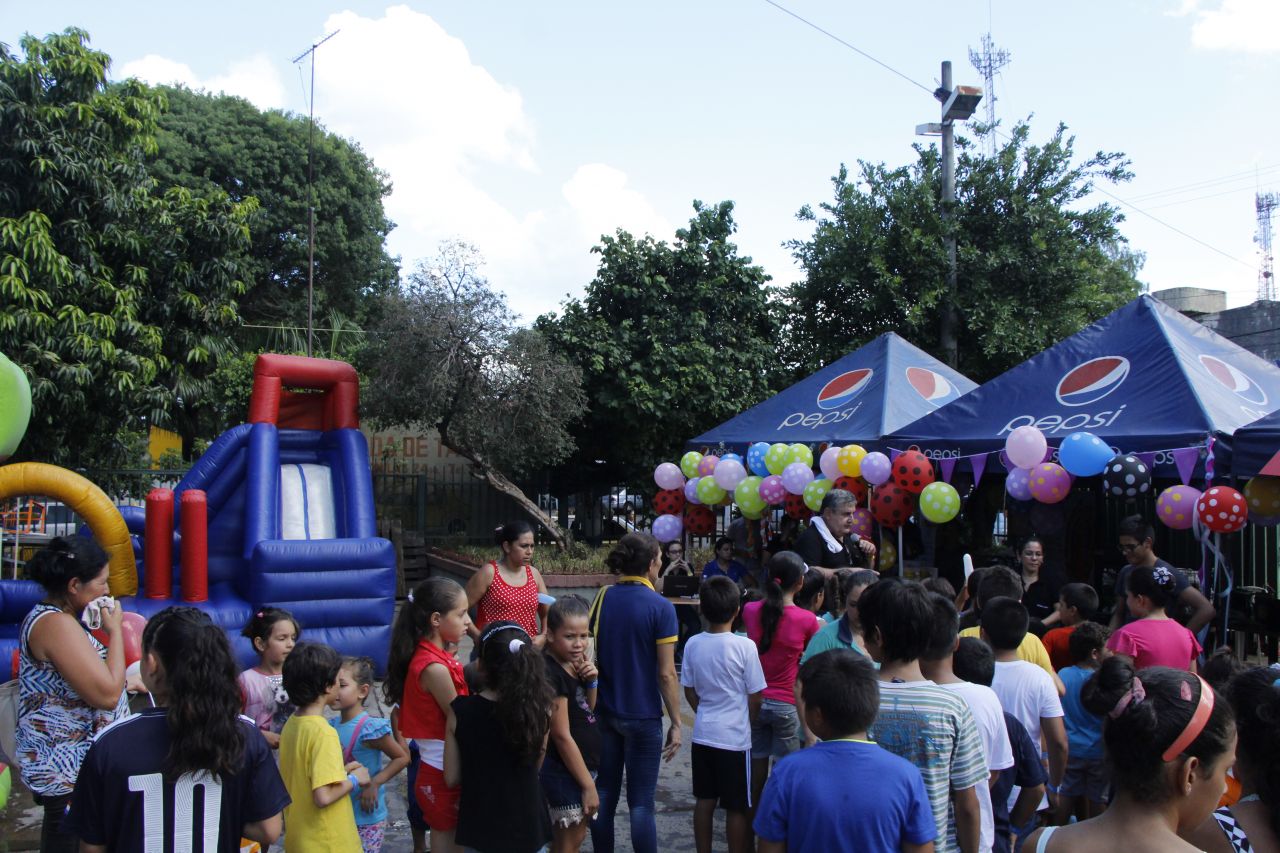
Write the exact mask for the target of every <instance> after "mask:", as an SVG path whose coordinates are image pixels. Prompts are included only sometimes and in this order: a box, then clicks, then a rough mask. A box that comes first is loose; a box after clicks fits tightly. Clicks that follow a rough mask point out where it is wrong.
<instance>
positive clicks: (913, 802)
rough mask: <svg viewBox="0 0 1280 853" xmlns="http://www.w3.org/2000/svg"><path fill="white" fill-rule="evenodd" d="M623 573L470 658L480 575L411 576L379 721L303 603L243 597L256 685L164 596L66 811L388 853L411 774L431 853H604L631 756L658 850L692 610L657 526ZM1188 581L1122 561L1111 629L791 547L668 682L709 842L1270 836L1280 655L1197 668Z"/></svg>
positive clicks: (119, 840) (714, 591)
mask: <svg viewBox="0 0 1280 853" xmlns="http://www.w3.org/2000/svg"><path fill="white" fill-rule="evenodd" d="M521 557H523V559H524V560H527V555H521ZM610 565H611V567H613V568H614V569H615V571H616V572H617V573H618V574H619V575H620V577H619V579H618V582H617V583H616V584H614V585H613V586H612V587H607V588H606V589H605V590H602V592H601V594H600V596H599V597H598V599H597V601H596V602H595V604H594V605H593V606H591V607H589V606H588V605H587V603H586V602H585V601H583V600H582V599H579V598H576V597H573V596H567V597H563V598H561V599H559V600H557V601H556V602H555V603H554V604H553V605H551V606H550V608H549V610H547V611H546V613H545V619H539V623H538V624H533V625H527V624H524V620H521V621H510V620H502V619H494V620H491V621H489V622H488V623H487V624H486V625H485V626H484V629H483V630H482V631H480V632H479V634H478V636H476V639H475V642H476V653H477V659H476V662H475V664H474V666H472V667H466V668H464V666H463V664H462V663H461V662H460V661H459V660H458V656H457V651H458V643H459V642H460V641H461V640H463V638H464V637H466V636H467V635H468V633H469V632H470V631H471V630H472V626H471V622H470V616H469V605H470V603H471V602H469V599H468V595H467V592H466V591H465V590H464V589H463V587H461V586H460V585H458V584H456V583H454V582H453V581H451V580H448V579H445V578H438V577H433V578H429V579H428V580H426V581H424V582H422V583H420V584H419V585H418V586H417V587H415V588H414V589H413V590H412V592H411V593H410V594H409V596H408V598H407V600H406V602H405V603H404V605H403V607H402V608H401V610H400V612H399V614H398V616H397V618H396V622H395V625H394V626H393V629H392V639H391V647H390V650H389V656H388V672H387V675H386V679H385V681H384V683H383V694H384V698H385V699H386V701H387V703H388V704H389V705H391V706H392V707H393V709H394V711H393V714H392V716H391V718H389V719H387V718H383V717H379V716H373V715H371V714H369V713H368V712H367V711H366V709H365V704H366V700H367V699H368V698H369V696H370V694H371V693H372V691H373V689H374V672H373V663H372V661H370V660H368V659H367V658H342V657H341V656H340V655H339V654H338V653H337V652H336V651H334V650H333V649H331V648H329V647H327V646H324V645H322V644H317V643H311V642H307V641H305V639H302V638H301V637H300V635H301V634H302V629H303V626H300V625H299V624H298V623H297V621H296V620H295V619H294V618H293V617H292V616H291V615H290V614H289V613H288V612H286V611H284V610H281V609H277V608H272V607H264V608H262V609H261V610H258V611H257V612H255V613H254V614H253V615H252V618H251V619H250V621H249V623H248V624H247V625H246V626H245V629H244V634H245V636H247V637H249V638H250V639H251V641H252V643H253V646H254V648H255V650H256V651H257V653H258V655H259V662H258V664H257V665H256V666H254V667H252V668H251V669H248V670H245V671H243V672H240V673H238V674H237V672H236V667H235V664H234V658H233V656H232V653H231V649H230V645H229V643H228V641H227V639H226V636H225V634H224V633H223V631H222V630H221V629H219V628H217V627H216V626H214V625H213V624H212V623H211V622H210V620H209V618H208V617H207V616H206V615H205V614H203V613H201V612H200V611H199V610H196V609H194V608H189V607H173V608H169V609H167V610H164V611H162V612H161V613H159V614H157V615H156V616H155V617H153V618H152V619H151V620H150V621H149V622H148V625H147V628H146V631H145V633H144V635H143V637H142V655H143V657H142V661H141V677H142V681H143V683H144V685H145V686H146V688H147V690H148V691H149V692H150V694H151V697H152V699H153V701H154V707H153V708H150V709H148V710H145V711H143V712H142V713H141V714H138V715H135V716H131V717H124V718H123V719H121V720H119V721H117V722H116V723H114V724H112V725H110V726H108V727H107V728H106V729H104V730H103V731H102V732H101V733H100V734H99V735H98V736H97V738H96V739H95V740H94V743H93V746H92V747H91V748H90V749H89V750H88V753H87V755H86V756H85V758H84V761H83V765H82V767H81V768H80V775H79V781H78V782H77V784H76V785H75V790H74V794H73V795H72V797H71V803H70V808H69V811H68V816H67V819H66V821H65V822H64V827H65V828H69V829H70V830H71V831H74V833H76V835H77V836H78V837H79V839H80V841H81V845H82V846H81V849H82V850H86V851H96V850H133V849H137V850H151V849H156V850H162V849H169V846H170V845H172V843H173V841H172V840H173V839H177V838H180V837H182V835H183V833H186V834H187V836H190V835H191V834H192V833H197V832H198V833H202V836H203V846H202V848H201V849H204V850H209V851H212V850H215V849H216V850H220V851H221V850H226V851H234V850H239V849H240V843H241V839H242V838H244V839H249V840H253V841H258V842H260V843H262V844H264V845H269V844H270V843H272V842H274V841H275V840H276V839H277V838H278V837H279V836H280V835H281V833H282V832H283V835H284V849H285V850H286V851H288V853H294V851H298V853H304V852H305V853H312V851H350V852H351V853H358V851H363V853H371V851H378V850H380V849H381V847H382V843H383V837H384V833H385V828H386V821H387V808H386V801H385V796H384V794H383V788H384V787H385V785H386V784H387V783H388V782H390V781H391V780H393V779H394V778H395V777H397V776H398V774H399V773H400V772H401V771H402V770H405V769H406V768H408V769H409V771H410V782H409V790H410V800H411V806H412V807H413V812H414V813H415V814H414V815H411V819H413V820H414V821H415V827H419V828H423V829H425V828H428V827H429V832H430V849H431V850H432V851H435V853H452V851H462V850H467V851H472V850H475V851H487V853H506V851H511V853H534V851H538V850H541V849H544V848H547V849H550V850H551V851H553V853H570V851H577V850H579V849H580V848H581V846H582V844H583V843H584V841H585V839H586V836H587V834H588V831H589V830H590V832H591V834H592V837H593V841H594V849H596V850H600V851H605V850H608V849H611V848H612V821H613V811H614V809H615V808H616V805H617V801H618V795H619V792H620V790H621V787H620V786H621V784H622V779H623V777H624V776H625V778H626V784H627V789H626V790H627V793H628V805H629V808H630V809H631V812H632V814H631V821H632V827H633V846H634V847H635V849H637V850H645V851H648V850H656V847H657V840H656V834H655V833H654V832H653V827H652V820H653V809H652V797H653V791H652V786H653V784H655V780H656V778H657V773H658V766H659V765H658V761H659V758H660V757H663V756H665V757H666V758H668V760H669V759H670V757H671V756H672V755H674V753H675V752H676V751H678V750H679V749H680V748H681V744H682V738H681V721H680V719H679V711H678V707H679V706H678V700H676V699H675V698H674V697H673V695H671V694H672V692H673V691H674V690H678V688H677V687H676V686H675V685H676V682H675V681H674V680H672V679H673V676H671V674H670V673H671V671H672V669H673V664H672V661H673V654H672V651H673V648H674V641H675V635H676V628H675V625H676V619H675V616H674V613H673V612H670V611H671V609H672V605H671V603H670V602H669V601H666V600H664V599H662V598H661V596H658V595H657V594H656V593H655V592H654V591H653V588H652V583H653V580H654V579H655V578H656V576H657V571H658V568H659V566H660V565H661V557H660V555H659V551H658V545H657V543H656V541H654V540H653V539H652V537H650V536H648V535H647V534H643V533H630V534H627V535H626V536H624V537H623V541H621V542H620V543H619V545H618V547H617V548H616V549H615V551H614V553H612V554H611V555H610ZM1172 571H1173V570H1171V569H1169V568H1167V567H1164V566H1160V565H1155V566H1134V567H1132V570H1131V571H1130V572H1129V573H1128V576H1127V578H1126V599H1125V606H1126V611H1127V616H1128V617H1129V618H1130V621H1129V622H1127V623H1125V622H1124V621H1123V620H1121V624H1120V627H1119V628H1118V629H1117V630H1115V631H1112V630H1111V629H1110V628H1109V627H1106V626H1103V625H1102V624H1100V623H1099V622H1096V621H1094V617H1095V616H1096V615H1097V609H1098V595H1097V593H1096V592H1095V591H1094V590H1093V589H1092V588H1091V587H1089V586H1088V585H1085V584H1078V583H1072V584H1066V585H1063V586H1062V587H1061V588H1060V591H1059V598H1058V601H1057V602H1056V606H1055V608H1054V613H1055V614H1056V619H1055V620H1054V621H1055V622H1056V623H1057V625H1058V627H1055V628H1053V629H1052V630H1049V631H1047V632H1046V631H1043V630H1042V628H1041V623H1040V622H1039V620H1032V618H1031V616H1030V614H1029V613H1028V609H1027V607H1026V605H1025V604H1023V603H1022V602H1021V601H1020V600H1019V598H1020V597H1019V594H1018V588H1017V587H1015V586H1014V584H1015V583H1017V584H1020V583H1021V582H1022V580H1021V579H1019V578H1018V576H1017V575H1016V574H1015V573H1013V572H1011V571H1008V570H1002V569H995V568H993V569H986V570H981V571H980V572H978V573H976V574H977V575H978V576H979V581H978V582H977V583H976V584H975V585H974V586H973V587H972V588H971V589H968V590H967V593H968V595H967V597H968V599H969V602H970V603H971V604H972V605H973V606H972V607H971V608H969V609H967V610H966V612H963V613H962V612H959V611H958V610H957V604H956V603H954V602H953V600H952V596H951V595H949V594H947V593H949V592H950V590H946V589H944V588H942V587H941V586H939V585H936V584H935V585H932V590H934V591H931V589H930V588H928V587H926V586H925V585H924V584H921V583H917V582H914V581H906V580H902V579H900V578H894V577H885V578H881V577H880V576H878V575H876V574H875V573H873V572H867V571H853V570H848V569H845V570H840V571H839V572H835V573H827V572H824V570H822V569H817V568H810V567H808V566H806V565H805V563H804V561H803V560H802V559H801V558H800V557H799V556H798V555H797V554H795V553H793V552H788V551H783V552H779V553H777V554H775V555H773V556H772V557H771V558H770V559H769V560H768V562H767V563H766V565H765V566H763V567H762V571H761V576H762V580H763V583H762V584H761V586H762V590H761V592H760V593H758V594H755V595H751V596H744V595H743V593H742V590H741V589H740V587H739V586H738V585H737V584H736V583H734V581H733V580H732V579H731V577H730V576H727V573H726V574H725V575H718V574H713V575H712V576H710V577H707V578H705V579H704V580H703V581H702V584H701V587H700V595H699V602H698V608H699V611H700V613H701V616H702V619H703V621H704V623H705V625H706V630H705V631H703V632H701V633H698V634H695V635H693V636H692V637H690V638H689V640H688V643H687V646H686V647H685V649H684V655H683V663H682V667H681V670H680V672H679V675H678V685H679V686H681V687H683V689H684V695H685V698H686V699H687V701H688V704H689V706H690V707H691V708H692V709H693V711H694V713H695V721H694V726H693V732H692V737H691V741H692V742H691V745H690V750H691V767H692V791H691V794H692V798H693V801H694V807H693V825H692V837H693V844H692V846H693V847H694V848H695V849H696V850H697V851H698V853H710V851H711V850H712V849H713V825H714V824H713V818H714V814H715V811H716V809H717V808H723V809H724V810H725V812H726V822H725V827H726V835H727V839H726V840H727V844H728V849H729V851H730V853H746V852H747V851H750V850H753V849H758V850H760V851H769V853H777V851H784V850H792V851H797V850H824V851H826V850H833V851H845V850H848V851H853V850H901V851H929V850H932V851H935V853H950V851H963V853H978V851H982V853H987V851H1015V850H1019V849H1023V850H1027V851H1036V853H1043V851H1048V853H1058V852H1059V851H1069V850H1095V849H1099V850H1100V849H1107V850H1110V849H1112V848H1114V847H1117V846H1118V847H1120V849H1129V848H1131V849H1133V850H1138V851H1145V850H1192V849H1201V850H1209V851H1219V850H1220V851H1228V850H1232V851H1240V850H1250V849H1251V850H1255V851H1259V853H1268V851H1277V850H1280V817H1278V816H1280V771H1278V770H1277V768H1278V767H1280V678H1277V675H1280V673H1278V672H1277V671H1276V670H1274V669H1262V668H1245V667H1243V666H1241V665H1239V664H1238V663H1231V662H1230V659H1228V658H1225V657H1222V656H1214V658H1213V659H1212V661H1211V665H1210V666H1209V667H1208V668H1207V669H1208V670H1211V671H1212V676H1211V677H1212V678H1213V679H1214V686H1210V683H1209V682H1208V681H1206V680H1205V679H1204V678H1202V677H1201V676H1200V675H1198V674H1197V660H1198V658H1199V656H1200V653H1201V649H1200V645H1199V642H1198V641H1197V639H1196V637H1195V636H1194V635H1192V634H1191V633H1190V632H1189V631H1188V630H1187V629H1186V628H1185V627H1183V626H1182V625H1180V624H1179V623H1178V622H1177V621H1175V620H1173V619H1171V618H1169V617H1168V615H1167V610H1166V608H1167V607H1168V606H1169V605H1170V604H1171V603H1172V602H1173V601H1174V600H1175V599H1176V597H1177V595H1178V588H1177V583H1176V581H1175V579H1174V577H1173V576H1172ZM526 582H528V581H526ZM611 590H613V591H612V592H610V591H611ZM938 590H941V591H938ZM606 592H608V593H609V594H608V595H606V594H605V593H606ZM1006 593H1010V594H1006ZM965 597H966V596H965V595H962V597H961V598H962V602H963V599H964V598H965ZM744 599H746V600H745V601H744ZM805 605H807V606H805ZM818 614H823V615H822V616H819V615H818ZM824 618H826V619H827V620H828V621H824ZM966 624H967V625H968V626H969V628H968V629H967V630H962V625H966ZM739 626H741V628H742V629H743V630H742V632H741V633H739V632H737V631H735V628H738V627H739ZM531 629H532V630H531ZM974 634H976V636H973V635H974ZM1040 635H1043V636H1040ZM1046 662H1048V663H1046ZM598 700H599V701H598ZM664 711H665V714H666V716H667V717H668V718H669V719H670V723H671V729H670V730H669V731H668V735H667V738H666V741H665V744H664V743H663V741H662V734H661V733H662V716H663V713H664ZM241 714H243V715H244V716H241ZM1237 737H1238V738H1239V749H1238V752H1239V759H1238V760H1236V759H1235V756H1236V754H1237V748H1236V739H1237ZM1229 778H1230V779H1231V781H1232V785H1231V789H1230V790H1231V793H1230V794H1228V793H1227V791H1228V787H1229V786H1228V779H1229ZM138 795H140V796H138ZM646 803H648V806H647V807H646V805H645V804H646ZM198 809H203V813H202V814H201V813H197V810H198ZM646 822H647V823H646ZM422 849H425V845H423V848H422Z"/></svg>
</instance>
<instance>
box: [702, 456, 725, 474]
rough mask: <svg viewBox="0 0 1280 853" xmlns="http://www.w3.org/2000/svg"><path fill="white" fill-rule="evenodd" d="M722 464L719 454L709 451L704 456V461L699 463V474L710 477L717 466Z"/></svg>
mask: <svg viewBox="0 0 1280 853" xmlns="http://www.w3.org/2000/svg"><path fill="white" fill-rule="evenodd" d="M719 464H720V457H719V456H712V455H711V454H710V453H708V454H707V455H706V456H704V457H702V461H701V462H699V463H698V476H699V477H710V476H711V475H712V474H714V473H715V471H716V466H717V465H719Z"/></svg>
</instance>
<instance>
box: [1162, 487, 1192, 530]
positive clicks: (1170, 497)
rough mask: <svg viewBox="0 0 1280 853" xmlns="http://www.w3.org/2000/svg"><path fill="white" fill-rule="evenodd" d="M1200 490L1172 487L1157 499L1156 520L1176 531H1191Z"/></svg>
mask: <svg viewBox="0 0 1280 853" xmlns="http://www.w3.org/2000/svg"><path fill="white" fill-rule="evenodd" d="M1198 500H1200V490H1199V489H1195V488H1192V487H1191V486H1170V487H1169V488H1167V489H1165V490H1164V491H1163V492H1161V493H1160V497H1158V498H1156V518H1158V519H1160V520H1161V521H1162V522H1164V524H1165V526H1166V527H1172V528H1173V529H1174V530H1190V529H1191V525H1192V524H1193V523H1194V522H1195V518H1196V501H1198Z"/></svg>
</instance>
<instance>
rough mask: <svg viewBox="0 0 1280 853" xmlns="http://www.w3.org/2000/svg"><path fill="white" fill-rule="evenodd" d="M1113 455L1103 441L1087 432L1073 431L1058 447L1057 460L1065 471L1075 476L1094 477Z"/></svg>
mask: <svg viewBox="0 0 1280 853" xmlns="http://www.w3.org/2000/svg"><path fill="white" fill-rule="evenodd" d="M1114 455H1115V451H1113V450H1112V449H1111V448H1110V446H1108V445H1107V443H1106V442H1105V441H1103V440H1102V439H1100V438H1098V437H1097V436H1096V435H1094V434H1093V433H1089V432H1073V433H1071V435H1069V436H1067V437H1066V438H1065V439H1063V441H1062V446H1061V447H1059V448H1058V461H1059V462H1060V463H1061V464H1062V467H1063V468H1066V469H1067V473H1069V474H1074V475H1076V476H1077V477H1095V476H1097V475H1098V474H1101V473H1102V471H1103V469H1104V468H1106V467H1107V462H1109V461H1110V460H1111V457H1112V456H1114Z"/></svg>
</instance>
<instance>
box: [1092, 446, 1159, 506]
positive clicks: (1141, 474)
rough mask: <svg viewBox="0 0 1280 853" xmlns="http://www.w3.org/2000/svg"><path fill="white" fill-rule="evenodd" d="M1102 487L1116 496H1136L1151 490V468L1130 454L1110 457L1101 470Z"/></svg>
mask: <svg viewBox="0 0 1280 853" xmlns="http://www.w3.org/2000/svg"><path fill="white" fill-rule="evenodd" d="M1102 488H1103V489H1104V490H1105V491H1106V493H1107V494H1109V495H1111V496H1112V497H1117V498H1136V497H1138V496H1139V495H1145V494H1146V493H1147V492H1149V491H1151V468H1150V467H1148V466H1147V463H1145V462H1143V461H1142V460H1141V459H1139V458H1138V457H1136V456H1134V455H1132V454H1122V455H1120V456H1115V457H1112V459H1111V461H1110V462H1108V463H1107V467H1106V468H1104V469H1103V470H1102Z"/></svg>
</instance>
